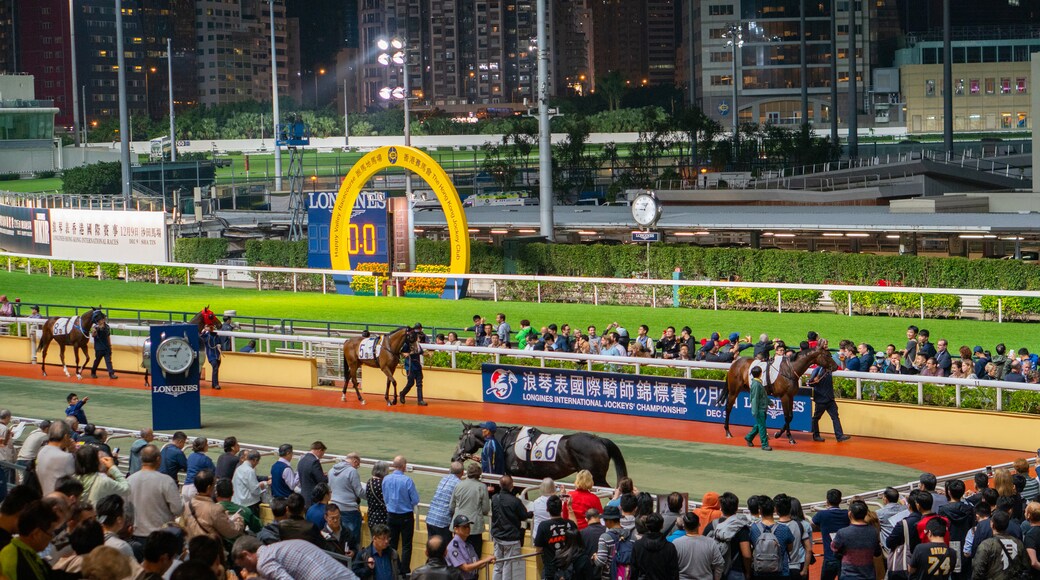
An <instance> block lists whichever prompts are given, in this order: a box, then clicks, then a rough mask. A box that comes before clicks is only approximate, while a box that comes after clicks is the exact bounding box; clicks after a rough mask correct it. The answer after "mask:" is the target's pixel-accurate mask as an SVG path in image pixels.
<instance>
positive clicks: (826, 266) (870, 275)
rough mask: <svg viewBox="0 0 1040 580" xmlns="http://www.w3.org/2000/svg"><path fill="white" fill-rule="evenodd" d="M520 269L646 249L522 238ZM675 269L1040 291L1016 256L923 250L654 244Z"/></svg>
mask: <svg viewBox="0 0 1040 580" xmlns="http://www.w3.org/2000/svg"><path fill="white" fill-rule="evenodd" d="M471 247H472V249H473V255H474V259H473V264H472V266H473V271H474V272H479V273H486V274H494V273H501V272H502V264H503V263H504V259H503V252H502V248H501V247H500V246H493V245H490V244H487V243H483V242H472V245H471ZM416 252H417V254H418V256H417V261H418V262H421V263H424V264H446V263H448V243H447V242H435V241H430V240H422V241H421V243H417V244H416ZM516 266H517V271H518V272H519V273H521V274H544V275H561V276H593V277H618V278H631V277H632V276H633V275H636V274H638V275H645V272H646V271H647V253H646V247H645V246H642V245H634V244H624V245H607V244H591V245H581V244H542V243H535V244H527V245H524V246H522V247H521V248H520V250H519V252H518V255H517V258H516ZM676 267H680V268H682V271H683V277H684V278H687V279H695V278H704V279H709V280H721V279H727V278H729V277H730V276H736V277H738V278H739V279H741V280H744V281H747V282H786V283H795V284H836V283H841V284H860V285H868V286H870V285H874V284H877V282H878V280H882V279H884V280H888V281H889V282H891V283H893V284H896V285H902V286H919V287H932V288H988V289H1006V290H1040V266H1038V265H1036V264H1026V263H1023V262H1020V261H1016V260H969V259H967V258H934V257H926V256H877V255H872V254H835V253H821V252H799V251H786V250H752V249H745V248H701V247H696V246H688V245H683V244H653V245H651V247H650V260H649V270H650V275H651V276H652V277H654V278H671V276H672V272H673V271H674V270H675V268H676Z"/></svg>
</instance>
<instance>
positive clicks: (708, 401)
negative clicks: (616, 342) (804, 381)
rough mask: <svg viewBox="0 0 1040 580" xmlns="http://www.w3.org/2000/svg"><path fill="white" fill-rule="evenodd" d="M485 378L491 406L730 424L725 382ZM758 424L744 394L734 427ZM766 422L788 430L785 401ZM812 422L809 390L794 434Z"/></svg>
mask: <svg viewBox="0 0 1040 580" xmlns="http://www.w3.org/2000/svg"><path fill="white" fill-rule="evenodd" d="M481 374H482V377H483V392H484V402H486V403H505V404H507V405H529V406H533V407H551V408H554V409H573V410H577V411H598V412H601V413H618V414H622V415H635V416H638V417H658V418H665V419H685V420H687V421H705V422H709V423H723V422H724V421H725V419H726V416H725V411H726V409H725V406H724V405H722V406H719V405H717V403H716V401H718V400H719V398H720V397H723V398H724V397H725V396H726V395H725V389H726V384H725V382H723V381H709V380H701V379H683V378H672V377H655V376H648V375H629V374H618V373H605V372H588V371H577V370H574V371H571V370H565V369H548V368H540V367H521V366H509V365H495V364H484V365H481ZM754 423H755V421H754V418H753V417H752V415H751V400H750V397H749V395H748V394H747V393H741V394H740V396H739V397H738V398H737V402H736V405H735V406H734V408H733V413H732V415H731V417H730V424H732V425H745V426H751V425H754ZM766 423H767V425H768V426H769V427H770V428H773V427H775V428H780V427H782V426H783V424H784V414H783V409H782V408H781V406H780V399H775V398H774V399H771V406H770V407H769V411H768V413H767V420H766ZM811 423H812V404H811V401H810V398H809V396H808V391H807V390H805V389H803V392H802V394H800V395H798V396H797V397H795V400H794V418H793V419H792V421H791V429H792V430H794V431H803V432H808V431H809V430H810V429H811Z"/></svg>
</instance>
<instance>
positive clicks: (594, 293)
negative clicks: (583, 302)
mask: <svg viewBox="0 0 1040 580" xmlns="http://www.w3.org/2000/svg"><path fill="white" fill-rule="evenodd" d="M592 303H593V304H594V305H596V306H599V286H598V285H596V284H593V285H592Z"/></svg>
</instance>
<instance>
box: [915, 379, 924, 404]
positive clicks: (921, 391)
mask: <svg viewBox="0 0 1040 580" xmlns="http://www.w3.org/2000/svg"><path fill="white" fill-rule="evenodd" d="M917 404H918V405H923V404H924V383H917Z"/></svg>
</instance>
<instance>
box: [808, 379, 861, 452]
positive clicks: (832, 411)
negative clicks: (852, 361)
mask: <svg viewBox="0 0 1040 580" xmlns="http://www.w3.org/2000/svg"><path fill="white" fill-rule="evenodd" d="M809 385H810V386H811V387H812V388H813V391H812V400H813V407H814V409H813V416H812V439H813V441H816V442H822V441H826V440H825V439H824V438H823V436H821V435H820V419H822V418H823V414H824V413H827V414H828V415H830V416H831V422H832V423H833V424H834V436H835V437H836V438H837V440H838V443H841V442H843V441H848V440H849V439H852V436H851V435H846V434H845V432H844V431H843V430H842V428H841V419H840V418H839V417H838V403H837V402H836V401H835V400H834V375H832V374H831V372H830V371H828V370H827V369H825V368H823V367H816V369H815V370H814V371H813V372H812V374H811V375H810V376H809Z"/></svg>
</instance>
